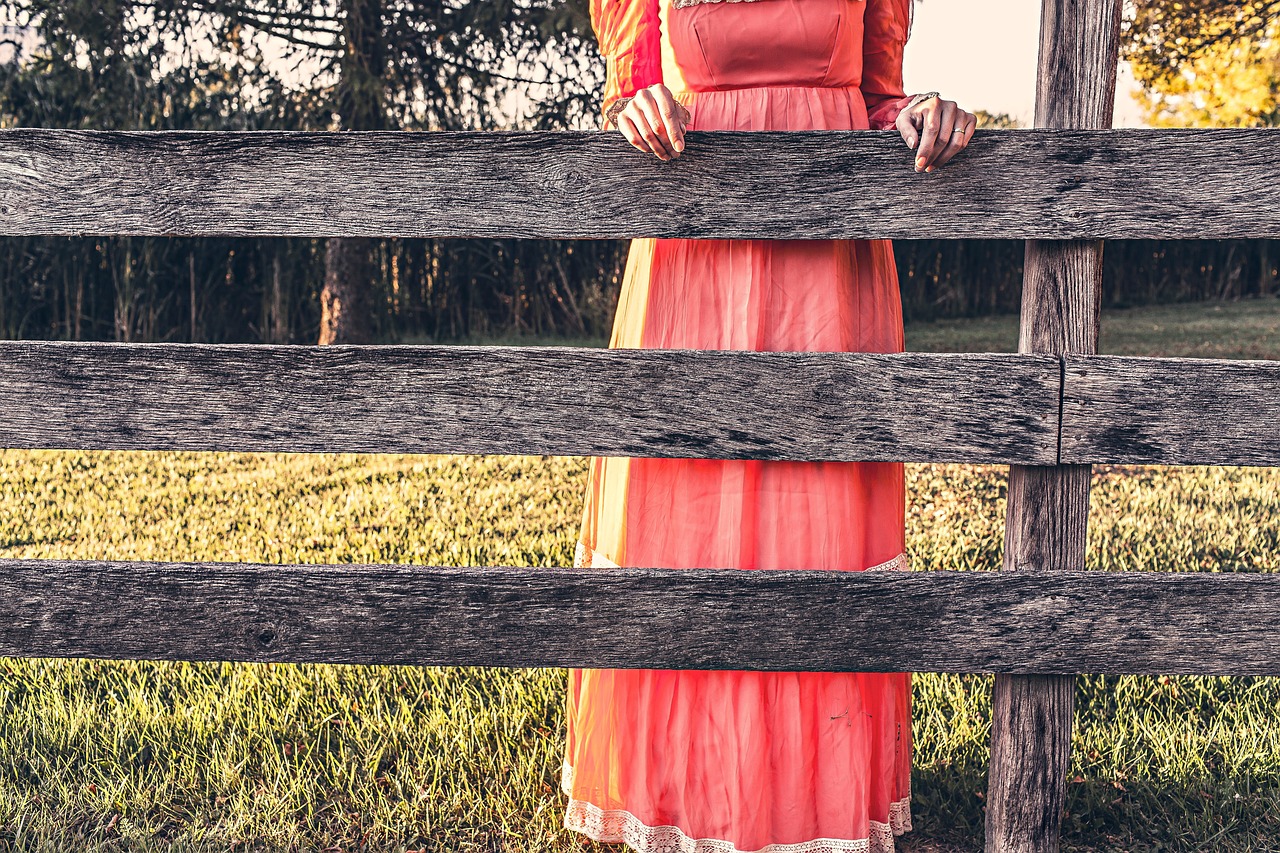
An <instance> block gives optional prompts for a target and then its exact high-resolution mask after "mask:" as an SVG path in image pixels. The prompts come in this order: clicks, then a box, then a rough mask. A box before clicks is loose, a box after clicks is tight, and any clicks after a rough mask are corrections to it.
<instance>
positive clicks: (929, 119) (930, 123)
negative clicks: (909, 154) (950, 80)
mask: <svg viewBox="0 0 1280 853" xmlns="http://www.w3.org/2000/svg"><path fill="white" fill-rule="evenodd" d="M977 126H978V119H977V117H976V116H974V114H973V113H969V112H965V111H964V110H962V109H960V106H959V105H958V104H957V103H956V102H955V101H944V100H942V99H941V98H939V97H938V96H937V95H934V96H933V97H931V98H928V99H926V100H923V101H920V102H919V103H916V104H913V105H912V106H910V107H908V108H907V109H905V110H903V111H902V112H900V113H899V114H898V122H897V127H898V132H899V133H901V134H902V139H903V140H904V141H905V142H906V143H907V147H908V148H916V145H917V143H918V144H919V148H916V171H917V172H932V171H933V170H934V169H936V168H938V167H939V166H941V165H942V164H943V163H946V162H947V161H948V160H950V159H951V158H952V157H954V156H956V155H957V154H959V153H960V152H961V151H963V150H964V148H965V146H966V145H968V144H969V140H970V139H972V138H973V131H974V128H976V127H977Z"/></svg>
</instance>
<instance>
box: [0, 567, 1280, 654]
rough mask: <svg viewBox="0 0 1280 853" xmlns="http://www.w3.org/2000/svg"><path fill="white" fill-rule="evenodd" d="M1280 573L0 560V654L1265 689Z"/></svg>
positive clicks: (1279, 607)
mask: <svg viewBox="0 0 1280 853" xmlns="http://www.w3.org/2000/svg"><path fill="white" fill-rule="evenodd" d="M1278 618H1280V576H1278V575H1259V574H1196V573H1154V572H1136V573H1112V572H1089V573H1084V572H1055V573H1046V572H904V571H876V572H825V571H808V572H804V571H800V572H794V571H761V572H751V571H741V570H734V569H728V570H721V571H707V570H684V569H681V570H671V569H591V570H567V569H550V568H433V567H427V566H387V565H365V566H353V565H336V566H324V565H320V566H317V565H298V566H278V565H257V564H248V563H206V564H196V563H144V562H97V561H54V560H0V654H5V655H16V656H20V657H46V656H47V657H86V658H144V659H148V658H149V659H163V660H243V661H281V662H299V661H312V662H321V661H328V662H334V663H353V664H375V663H377V664H424V665H425V664H442V665H443V664H457V665H473V664H474V665H483V666H608V667H657V668H664V669H665V668H677V669H739V668H741V669H762V670H818V671H824V670H835V671H872V672H877V671H884V672H896V671H917V672H920V671H943V672H990V671H997V672H1036V673H1063V672H1075V671H1082V672H1099V673H1166V672H1167V673H1190V674H1203V675H1209V674H1231V675H1276V674H1280V639H1278V638H1277V636H1276V633H1275V631H1274V630H1273V628H1274V625H1275V622H1276V620H1277V619H1278Z"/></svg>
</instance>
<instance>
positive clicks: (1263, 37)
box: [1124, 0, 1280, 127]
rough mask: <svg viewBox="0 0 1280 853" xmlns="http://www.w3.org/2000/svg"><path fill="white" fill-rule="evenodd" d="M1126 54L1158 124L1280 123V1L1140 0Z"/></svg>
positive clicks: (1148, 110) (1130, 24) (1152, 120)
mask: <svg viewBox="0 0 1280 853" xmlns="http://www.w3.org/2000/svg"><path fill="white" fill-rule="evenodd" d="M1125 34H1126V39H1125V41H1124V45H1125V57H1126V58H1127V59H1128V60H1129V62H1130V63H1131V67H1132V69H1133V73H1134V76H1135V78H1136V79H1137V80H1138V82H1139V84H1140V85H1141V86H1142V92H1141V94H1140V97H1139V100H1140V102H1141V103H1142V104H1143V106H1144V107H1145V111H1146V113H1147V119H1148V121H1149V122H1150V123H1152V124H1153V125H1155V126H1157V127H1254V126H1263V125H1273V124H1276V123H1277V122H1280V100H1278V97H1280V2H1277V0H1249V2H1243V3H1242V2H1228V1H1227V0H1178V2H1172V0H1141V2H1138V3H1137V4H1136V5H1135V7H1134V9H1133V14H1132V17H1131V18H1130V19H1129V20H1128V21H1127V23H1126V28H1125Z"/></svg>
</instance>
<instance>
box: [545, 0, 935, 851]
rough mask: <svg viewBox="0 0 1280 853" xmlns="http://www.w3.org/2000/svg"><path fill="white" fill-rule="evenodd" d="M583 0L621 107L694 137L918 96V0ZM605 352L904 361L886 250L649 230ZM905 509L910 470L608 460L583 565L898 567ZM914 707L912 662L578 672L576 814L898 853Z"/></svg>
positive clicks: (625, 824)
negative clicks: (682, 120) (907, 63)
mask: <svg viewBox="0 0 1280 853" xmlns="http://www.w3.org/2000/svg"><path fill="white" fill-rule="evenodd" d="M591 9H592V20H593V23H594V25H595V29H596V33H597V35H598V37H599V40H600V46H601V50H602V53H603V54H604V56H605V58H606V62H607V69H608V82H607V84H606V91H605V112H606V116H611V115H612V114H613V113H614V111H616V110H617V109H618V108H619V106H620V105H621V104H623V103H625V101H624V100H622V99H625V98H627V97H628V96H630V95H632V94H634V93H635V92H636V91H638V90H639V89H641V88H644V87H646V86H649V85H651V84H654V83H658V82H662V83H664V84H665V85H666V86H667V88H669V89H670V90H671V91H672V92H673V93H674V94H675V97H676V98H677V100H678V101H680V103H682V104H684V105H685V106H686V107H687V108H688V109H689V111H690V112H691V114H692V117H693V118H692V123H691V125H690V128H691V129H694V130H817V129H858V128H869V127H870V128H879V129H885V128H889V127H892V126H893V122H894V120H895V119H896V117H897V115H898V113H899V111H900V110H901V109H903V108H904V107H905V106H906V104H907V102H908V100H909V99H908V98H907V97H906V95H905V93H904V91H903V88H902V50H903V45H904V44H905V42H906V39H907V31H908V28H909V13H910V0H753V1H752V2H743V1H742V0H733V1H732V2H715V0H710V2H708V0H592V6H591ZM695 144H696V143H695ZM903 153H904V158H903V168H911V167H910V159H911V158H910V154H909V152H907V151H906V150H905V149H904V152H903ZM635 156H637V157H651V156H652V155H647V154H641V153H639V152H636V154H635ZM659 167H660V164H657V163H655V168H659ZM849 180H851V181H852V180H857V176H856V175H850V176H849ZM784 189H785V188H784ZM610 346H611V347H631V348H636V347H641V348H680V349H740V350H775V351H776V350H788V351H799V350H805V351H828V352H836V351H861V352H900V351H901V350H902V348H903V334H902V312H901V303H900V299H899V294H898V280H897V274H896V270H895V267H894V262H893V254H892V248H891V245H890V243H888V242H887V241H868V240H858V241H854V240H839V241H832V240H812V241H806V240H785V241H773V240H723V241H721V240H678V239H638V240H635V241H633V242H632V244H631V251H630V255H629V257H628V261H627V267H626V274H625V277H624V281H623V285H622V294H621V298H620V302H619V305H618V313H617V317H616V320H615V324H614V328H613V334H612V338H611V341H610ZM904 504H905V498H904V485H903V470H902V465H901V464H900V463H864V462H854V463H848V462H840V463H835V462H757V461H736V460H688V459H640V458H636V459H629V458H614V457H609V458H605V457H601V458H593V459H592V460H591V467H590V476H589V482H588V488H587V495H586V502H585V508H584V513H583V520H582V528H581V535H580V540H579V542H578V544H577V554H576V558H575V561H574V562H575V565H577V566H581V567H609V566H641V567H654V568H670V569H684V568H726V569H728V568H732V569H745V570H755V571H767V570H770V569H827V570H832V571H863V570H868V569H901V568H905V567H906V562H907V561H906V557H905V555H904V535H903V527H904V508H905V507H904ZM849 618H851V619H856V618H858V615H857V614H856V613H851V614H849ZM910 703H911V682H910V675H909V674H906V673H802V672H747V671H673V670H616V669H582V670H570V672H569V692H568V701H567V716H568V743H567V751H566V755H565V762H564V767H563V777H562V787H563V789H564V791H565V793H566V794H567V795H568V797H569V801H568V807H567V811H566V814H565V826H566V827H568V828H569V829H572V830H576V831H578V832H582V833H585V834H586V835H587V836H589V837H591V838H593V839H595V840H597V841H611V842H625V843H626V844H627V845H629V846H630V847H632V848H634V849H635V850H638V851H642V853H657V851H662V853H668V852H669V851H670V853H676V851H679V853H704V851H705V853H735V851H775V853H828V851H841V853H848V852H849V851H860V852H861V851H887V850H892V849H893V846H894V838H895V836H897V835H899V834H901V833H903V832H905V831H907V830H909V829H910V828H911V813H910V771H911V719H910V715H911V704H910Z"/></svg>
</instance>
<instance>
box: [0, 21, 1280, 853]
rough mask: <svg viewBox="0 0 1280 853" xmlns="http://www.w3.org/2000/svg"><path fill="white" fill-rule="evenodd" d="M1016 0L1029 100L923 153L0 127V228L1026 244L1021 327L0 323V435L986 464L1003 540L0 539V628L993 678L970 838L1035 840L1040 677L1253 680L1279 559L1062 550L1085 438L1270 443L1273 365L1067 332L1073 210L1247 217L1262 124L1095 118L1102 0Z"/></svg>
mask: <svg viewBox="0 0 1280 853" xmlns="http://www.w3.org/2000/svg"><path fill="white" fill-rule="evenodd" d="M1044 10H1045V14H1044V18H1043V32H1042V47H1041V57H1040V62H1041V71H1040V90H1039V99H1038V108H1037V114H1038V115H1037V123H1038V124H1039V125H1041V126H1043V127H1046V128H1049V129H1041V130H1034V131H1009V132H990V133H987V132H982V133H979V134H978V135H977V137H975V139H974V142H973V144H972V146H971V150H970V151H969V152H967V153H966V154H965V155H964V157H963V158H961V159H959V160H956V161H954V162H953V163H952V164H950V165H948V166H947V167H946V168H945V169H943V170H941V171H939V172H937V173H935V174H929V175H920V174H916V173H914V172H913V171H912V170H911V167H910V161H911V157H912V154H911V152H909V151H908V150H907V149H905V148H904V147H903V145H902V143H901V141H900V140H899V139H897V138H896V136H894V135H892V134H884V133H871V132H839V133H832V132H824V133H788V134H781V133H749V134H733V133H691V134H690V135H689V142H688V148H687V151H686V152H685V154H684V156H683V157H681V158H680V159H678V160H676V161H674V162H671V163H665V164H664V163H658V162H657V161H655V160H654V159H653V158H648V157H642V156H640V155H637V154H636V153H635V152H633V151H632V150H630V149H629V147H628V146H627V145H626V144H625V143H624V142H623V140H622V139H621V138H620V137H618V136H617V135H616V134H610V135H602V134H593V133H587V134H582V133H555V134H552V133H510V134H497V133H494V134H444V133H441V134H403V133H344V134H305V133H93V132H72V131H54V130H12V131H3V132H0V233H3V234H9V235H14V234H49V235H70V234H102V235H124V234H148V235H244V236H248V235H255V236H263V235H309V236H340V235H382V236H410V235H414V236H423V235H459V236H465V235H489V236H520V237H605V236H609V237H622V236H684V237H708V238H725V237H770V238H781V237H822V238H855V237H856V238H885V237H978V236H982V237H1014V238H1025V239H1028V240H1029V242H1028V248H1027V272H1026V290H1025V297H1024V305H1023V327H1022V337H1021V343H1020V350H1021V352H1020V354H1017V355H998V354H961V355H933V354H921V353H906V354H893V355H879V354H861V353H758V352H729V351H721V352H711V351H659V350H610V351H600V350H582V349H572V348H555V347H549V348H548V347H539V348H520V349H509V348H502V347H494V348H476V347H456V348H454V347H409V346H385V347H376V346H370V347H342V346H338V347H326V348H314V347H300V346H205V345H195V344H191V345H186V344H174V345H166V344H157V345H147V344H140V345H115V344H73V343H23V342H10V343H4V344H0V446H4V447H13V448H17V447H25V448H76V449H85V450H93V449H157V450H159V449H185V450H240V451H368V452H387V453H522V454H599V455H627V456H664V457H699V458H736V459H741V458H755V459H805V460H820V459H830V460H902V461H910V460H924V461H962V462H983V463H998V464H1007V465H1009V466H1010V500H1009V509H1008V525H1007V530H1008V533H1007V537H1006V543H1005V544H1006V547H1005V564H1004V568H1005V569H1006V570H1007V571H1003V572H971V573H956V572H930V573H899V572H891V573H868V574H860V573H828V572H814V571H794V572H767V573H749V572H735V571H732V570H730V571H723V570H721V571H713V570H705V571H703V570H691V571H681V572H671V571H667V570H663V569H660V568H652V569H644V568H627V569H616V570H600V569H593V570H590V571H589V572H577V571H572V570H556V569H538V570H529V569H518V568H431V567H418V566H412V567H411V566H388V565H369V566H269V565H249V564H221V563H139V562H95V561H65V560H5V561H0V653H2V654H8V655H21V656H73V657H105V658H147V659H180V660H208V659H216V660H244V661H330V662H346V663H364V664H370V663H396V664H483V665H495V666H622V667H641V666H652V667H663V668H746V669H761V670H795V669H808V670H848V671H900V670H913V671H957V672H995V673H997V679H996V687H995V691H996V692H995V717H994V721H993V731H992V764H991V777H990V785H989V790H988V794H987V804H988V806H987V848H988V850H993V851H1046V850H1047V851H1052V850H1056V849H1057V846H1058V829H1059V824H1060V817H1061V811H1062V800H1063V796H1064V790H1065V776H1066V766H1067V764H1066V762H1067V758H1068V748H1069V744H1070V731H1071V714H1072V678H1071V675H1072V674H1073V673H1076V672H1106V673H1157V672H1160V673H1191V674H1237V675H1244V674H1269V675H1275V674H1280V640H1277V639H1276V638H1275V632H1274V630H1273V629H1274V625H1275V622H1276V620H1277V618H1280V577H1276V576H1270V575H1205V574H1192V573H1177V572H1176V570H1177V569H1178V568H1179V567H1178V566H1168V567H1164V568H1167V569H1170V570H1174V571H1171V572H1143V573H1111V572H1105V573H1104V572H1098V573H1087V572H1084V571H1082V570H1083V568H1084V541H1085V539H1084V534H1085V529H1086V523H1087V516H1088V503H1089V474H1090V468H1089V466H1090V465H1091V464H1092V463H1133V462H1140V463H1149V464H1175V465H1176V464H1222V465H1278V464H1280V426H1278V425H1280V363H1275V362H1257V361H1255V362H1226V361H1213V360H1188V359H1148V358H1110V357H1100V356H1097V355H1095V354H1094V353H1095V352H1096V346H1097V326H1098V313H1097V295H1098V289H1099V288H1098V285H1099V278H1100V274H1101V272H1100V271H1101V264H1100V259H1101V243H1100V242H1098V241H1099V240H1100V239H1102V238H1119V237H1146V238H1155V237H1193V238H1209V237H1250V238H1268V237H1269V238H1275V237H1280V131H1263V130H1214V131H1124V132H1114V131H1108V130H1106V129H1105V128H1106V126H1107V125H1108V124H1109V122H1110V112H1111V99H1112V98H1113V97H1114V80H1115V62H1116V39H1117V35H1116V33H1117V31H1118V30H1117V27H1118V21H1119V18H1118V15H1119V2H1118V0H1098V2H1094V3H1089V4H1085V3H1079V2H1076V1H1075V0H1046V3H1045V7H1044ZM761 199H769V200H770V201H769V202H768V203H762V202H761ZM619 602H627V605H626V606H625V607H622V606H619ZM638 604H639V605H640V606H637V605H638ZM779 611H782V612H790V613H795V614H800V615H802V616H803V618H797V619H778V618H777V614H778V612H779ZM849 613H858V614H859V618H858V619H856V620H854V619H848V618H846V617H847V614H849ZM178 627H180V628H181V630H174V629H175V628H178Z"/></svg>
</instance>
